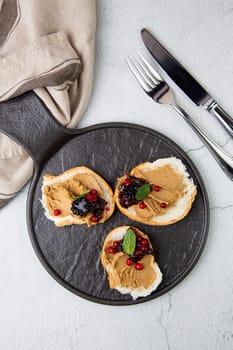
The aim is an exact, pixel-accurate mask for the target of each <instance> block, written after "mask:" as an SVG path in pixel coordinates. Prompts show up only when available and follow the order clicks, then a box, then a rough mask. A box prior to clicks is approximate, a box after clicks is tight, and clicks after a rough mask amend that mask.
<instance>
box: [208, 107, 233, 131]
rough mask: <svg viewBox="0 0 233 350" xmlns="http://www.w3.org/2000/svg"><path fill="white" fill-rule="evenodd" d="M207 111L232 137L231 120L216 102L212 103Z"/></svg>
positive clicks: (232, 121) (232, 122)
mask: <svg viewBox="0 0 233 350" xmlns="http://www.w3.org/2000/svg"><path fill="white" fill-rule="evenodd" d="M208 111H209V112H210V113H211V114H213V115H214V116H215V117H217V119H218V120H219V122H220V123H221V124H222V125H223V126H224V128H225V129H226V130H227V131H228V133H229V134H230V135H231V136H232V137H233V119H232V117H231V116H230V115H229V114H228V113H227V112H225V111H224V109H223V108H222V107H220V106H219V105H218V104H217V102H215V101H213V102H212V103H211V104H210V106H209V107H208Z"/></svg>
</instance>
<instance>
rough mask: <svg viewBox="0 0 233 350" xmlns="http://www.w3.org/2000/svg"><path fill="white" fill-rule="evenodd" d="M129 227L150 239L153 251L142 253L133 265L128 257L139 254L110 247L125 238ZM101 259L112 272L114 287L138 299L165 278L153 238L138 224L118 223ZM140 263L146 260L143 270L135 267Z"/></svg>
mask: <svg viewBox="0 0 233 350" xmlns="http://www.w3.org/2000/svg"><path fill="white" fill-rule="evenodd" d="M129 229H131V230H133V231H134V232H135V234H136V236H137V237H139V236H140V237H141V238H142V239H144V240H145V239H146V240H147V242H148V249H150V253H145V254H146V255H144V256H143V257H139V259H138V260H136V261H134V262H133V264H132V265H130V266H128V265H127V263H126V260H127V259H129V258H130V259H135V258H132V256H129V255H128V254H125V253H123V252H122V249H121V248H118V250H117V252H115V253H113V254H111V253H109V252H108V248H109V247H112V245H113V246H114V242H116V241H118V242H119V241H122V240H123V238H124V236H125V234H126V232H127V231H128V230H129ZM137 240H138V238H137ZM136 249H137V248H136ZM134 254H136V251H134ZM101 262H102V265H103V266H104V268H105V270H106V272H107V274H108V279H109V285H110V288H113V289H116V290H118V291H119V292H120V293H121V294H130V295H131V296H132V298H133V299H134V300H135V299H137V298H139V297H146V296H148V295H150V294H151V293H152V292H153V291H155V290H156V288H157V287H158V285H159V284H160V283H161V281H162V273H161V271H160V268H159V266H158V264H157V263H156V262H155V260H154V255H153V247H152V245H151V242H150V239H149V237H148V236H147V235H146V234H145V233H143V232H142V231H140V230H139V229H138V228H136V227H132V226H118V227H116V228H114V229H113V230H112V231H110V232H109V233H108V235H107V236H106V238H105V241H104V244H103V248H102V253H101ZM137 263H140V264H142V266H143V268H142V269H141V270H137V269H136V268H135V266H136V264H137Z"/></svg>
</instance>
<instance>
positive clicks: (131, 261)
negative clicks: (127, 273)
mask: <svg viewBox="0 0 233 350" xmlns="http://www.w3.org/2000/svg"><path fill="white" fill-rule="evenodd" d="M126 265H128V266H132V265H133V260H132V259H131V258H128V259H127V260H126Z"/></svg>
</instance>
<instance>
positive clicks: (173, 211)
mask: <svg viewBox="0 0 233 350" xmlns="http://www.w3.org/2000/svg"><path fill="white" fill-rule="evenodd" d="M129 175H130V176H135V177H137V178H139V179H143V180H146V181H147V182H148V183H149V184H150V188H151V190H152V192H151V193H150V194H148V196H146V197H145V198H144V199H143V202H144V204H145V205H144V206H145V208H143V209H141V208H140V206H139V204H140V203H136V204H134V205H131V206H129V207H124V206H122V205H121V203H120V198H119V194H120V189H121V186H122V183H123V182H124V181H125V179H126V178H127V176H128V175H125V176H123V177H121V178H119V179H118V181H117V186H116V189H115V193H114V199H115V202H116V204H117V206H118V208H119V210H120V211H121V212H122V214H124V215H126V216H127V217H128V218H130V219H131V220H134V221H138V222H141V223H144V224H148V225H154V226H164V225H169V224H173V223H175V222H177V221H179V220H182V219H183V218H184V217H185V216H186V215H187V214H188V213H189V211H190V209H191V207H192V204H193V201H194V199H195V197H196V194H197V188H196V186H195V185H194V182H193V179H192V178H191V177H190V175H189V173H188V172H187V170H186V167H185V165H184V164H183V162H182V161H181V160H180V159H178V158H175V157H170V158H161V159H158V160H156V161H154V162H145V163H142V164H139V165H137V166H136V167H135V168H134V169H132V171H131V172H130V174H129ZM156 186H157V189H159V190H158V192H156V190H155V187H156ZM162 203H163V204H162Z"/></svg>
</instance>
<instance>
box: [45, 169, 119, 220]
mask: <svg viewBox="0 0 233 350" xmlns="http://www.w3.org/2000/svg"><path fill="white" fill-rule="evenodd" d="M91 189H95V191H96V192H97V194H98V197H100V198H101V199H103V200H104V201H105V205H104V209H103V211H102V217H101V219H99V220H98V221H96V222H95V221H94V220H92V217H93V213H90V212H89V213H87V214H86V215H84V216H80V215H76V214H74V213H73V212H72V210H71V206H72V203H73V201H74V200H75V198H76V197H78V196H80V195H81V196H83V197H85V193H87V192H88V191H89V190H91ZM41 202H42V205H43V207H44V209H45V215H46V216H47V218H48V219H50V220H52V221H53V222H54V223H55V225H56V226H65V225H72V224H76V225H82V224H87V225H88V226H93V225H96V224H98V223H102V222H105V221H106V220H108V219H109V218H110V216H111V215H112V214H113V211H114V207H115V203H114V199H113V192H112V189H111V187H110V186H109V185H108V184H107V182H106V181H105V180H104V179H103V178H102V177H101V176H100V175H98V174H97V173H96V172H94V171H93V170H91V169H89V168H87V167H85V166H79V167H75V168H72V169H69V170H66V171H65V172H64V173H62V174H60V175H57V176H54V175H51V174H45V175H44V177H43V185H42V200H41Z"/></svg>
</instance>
